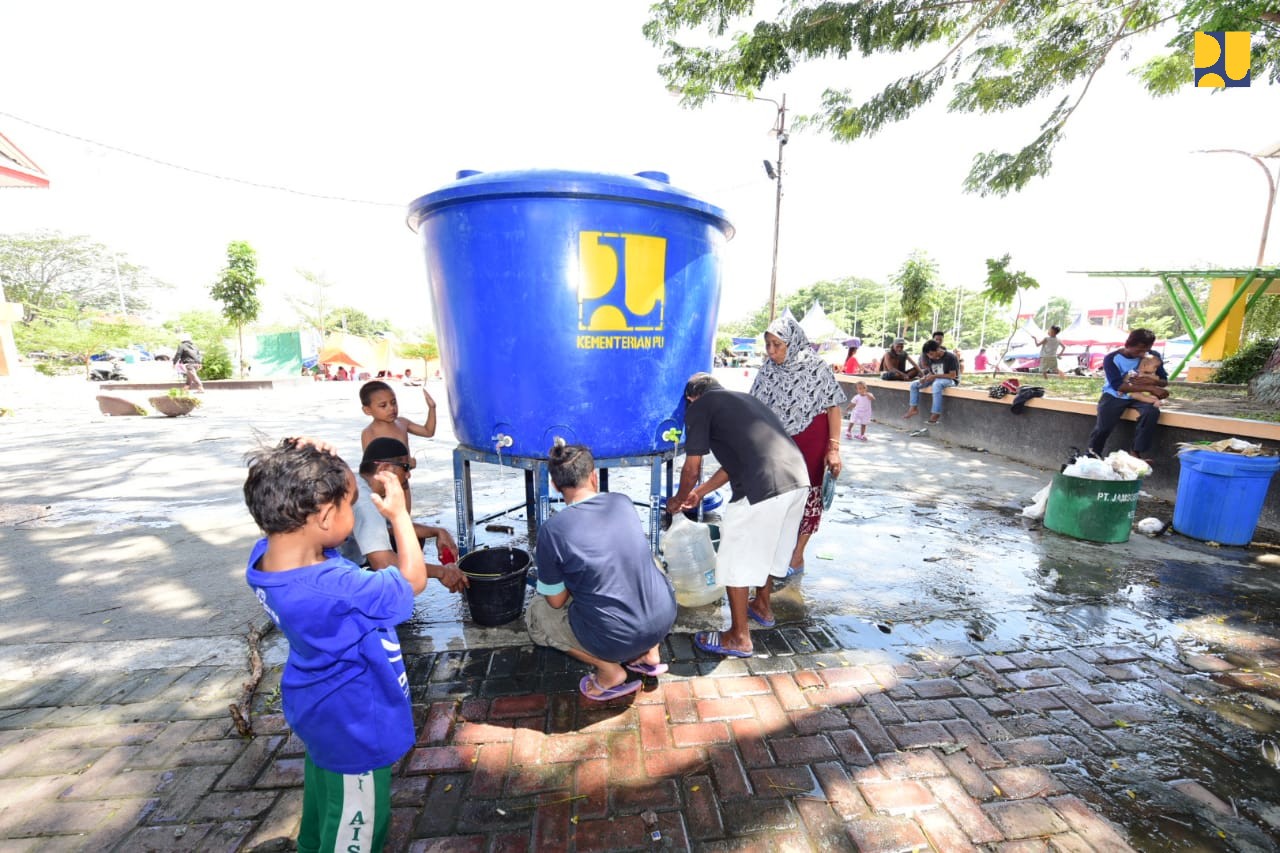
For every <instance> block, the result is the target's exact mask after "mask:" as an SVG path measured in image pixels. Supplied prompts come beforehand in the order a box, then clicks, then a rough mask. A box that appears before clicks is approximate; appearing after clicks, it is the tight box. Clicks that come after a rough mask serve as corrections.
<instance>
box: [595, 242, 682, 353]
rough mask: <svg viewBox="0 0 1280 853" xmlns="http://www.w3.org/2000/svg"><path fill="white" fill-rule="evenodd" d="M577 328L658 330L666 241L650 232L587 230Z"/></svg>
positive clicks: (597, 330)
mask: <svg viewBox="0 0 1280 853" xmlns="http://www.w3.org/2000/svg"><path fill="white" fill-rule="evenodd" d="M578 257H579V259H580V263H581V267H582V270H581V272H582V277H581V279H580V280H579V284H578V329H579V330H580V331H583V332H658V331H661V330H662V315H663V309H664V308H665V306H666V298H665V297H666V276H665V270H666V260H667V241H666V240H665V239H664V238H662V237H652V236H650V235H647V234H610V233H607V232H604V231H582V232H580V233H579V235H578Z"/></svg>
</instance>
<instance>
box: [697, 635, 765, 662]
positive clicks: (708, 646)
mask: <svg viewBox="0 0 1280 853" xmlns="http://www.w3.org/2000/svg"><path fill="white" fill-rule="evenodd" d="M693 644H694V645H695V646H697V647H698V648H699V649H701V650H702V651H704V652H706V653H707V654H712V655H724V656H725V657H731V658H749V657H751V652H744V651H742V650H741V649H730V648H727V647H725V646H722V645H720V632H719V631H699V632H698V633H696V634H694V635H693Z"/></svg>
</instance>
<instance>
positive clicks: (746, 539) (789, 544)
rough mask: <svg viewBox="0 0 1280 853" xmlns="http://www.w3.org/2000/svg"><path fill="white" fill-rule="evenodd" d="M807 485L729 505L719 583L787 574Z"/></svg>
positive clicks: (754, 582)
mask: <svg viewBox="0 0 1280 853" xmlns="http://www.w3.org/2000/svg"><path fill="white" fill-rule="evenodd" d="M808 496H809V490H808V489H807V488H799V489H792V490H791V491H789V492H785V493H783V494H781V495H778V496H776V497H772V498H769V499H768V500H764V501H760V502H759V503H756V504H752V503H748V502H747V499H746V498H742V499H741V500H736V501H733V502H731V503H729V504H727V505H726V506H725V508H724V511H723V512H722V513H721V519H720V551H719V552H718V554H717V555H716V583H718V584H722V585H723V586H761V585H763V584H764V583H765V581H767V580H768V579H769V575H774V576H775V577H785V576H786V574H787V566H788V564H789V563H790V562H791V553H792V551H794V550H795V547H796V537H797V536H798V535H799V533H800V519H801V517H802V516H803V515H804V502H805V499H806V498H807V497H808Z"/></svg>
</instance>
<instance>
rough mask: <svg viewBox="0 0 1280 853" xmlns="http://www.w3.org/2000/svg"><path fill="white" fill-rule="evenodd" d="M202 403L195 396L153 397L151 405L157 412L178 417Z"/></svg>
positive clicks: (189, 412)
mask: <svg viewBox="0 0 1280 853" xmlns="http://www.w3.org/2000/svg"><path fill="white" fill-rule="evenodd" d="M198 405H200V401H199V400H197V399H195V398H194V397H170V396H168V395H165V396H163V397H152V398H151V406H152V408H154V409H155V410H156V411H157V412H159V413H160V414H162V415H164V416H165V417H169V418H176V417H178V416H179V415H189V414H191V410H192V409H194V408H195V407H196V406H198Z"/></svg>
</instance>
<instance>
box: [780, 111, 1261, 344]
mask: <svg viewBox="0 0 1280 853" xmlns="http://www.w3.org/2000/svg"><path fill="white" fill-rule="evenodd" d="M762 100H767V99H762ZM771 103H774V104H776V105H777V107H778V123H777V125H776V126H775V127H774V132H775V133H777V135H778V165H777V166H776V168H775V174H774V177H773V182H774V184H775V185H776V187H777V192H776V194H775V200H774V203H773V266H772V268H771V270H770V272H769V322H770V323H772V322H773V320H774V317H775V316H776V315H777V313H778V228H779V226H780V225H781V223H782V151H783V149H784V148H786V147H787V96H786V95H783V96H782V103H780V104H779V103H778V102H777V101H772V102H771ZM1272 193H1273V195H1274V187H1273V189H1272ZM1267 215H1268V216H1270V215H1271V214H1270V211H1268V213H1267ZM1258 263H1262V262H1261V261H1259V262H1258Z"/></svg>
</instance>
